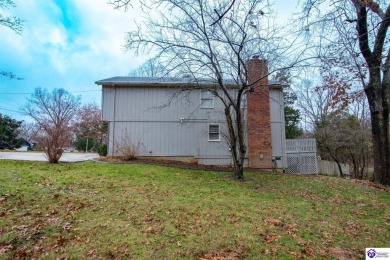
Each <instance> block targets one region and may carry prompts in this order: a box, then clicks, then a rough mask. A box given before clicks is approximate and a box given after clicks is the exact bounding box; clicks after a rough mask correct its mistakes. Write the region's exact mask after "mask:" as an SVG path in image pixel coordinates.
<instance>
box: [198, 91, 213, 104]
mask: <svg viewBox="0 0 390 260" xmlns="http://www.w3.org/2000/svg"><path fill="white" fill-rule="evenodd" d="M204 91H207V92H210V93H211V98H210V99H208V98H207V99H206V98H202V93H203V92H204ZM203 99H205V100H211V101H212V105H211V106H204V103H203V102H202V100H203ZM200 108H201V109H214V95H213V93H212V92H211V91H210V90H208V89H201V90H200Z"/></svg>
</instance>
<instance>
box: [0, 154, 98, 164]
mask: <svg viewBox="0 0 390 260" xmlns="http://www.w3.org/2000/svg"><path fill="white" fill-rule="evenodd" d="M98 157H99V155H98V154H95V153H64V154H63V155H62V157H61V159H60V162H83V161H88V160H92V159H94V158H98ZM0 160H18V161H42V162H47V159H46V156H45V154H44V153H36V152H0Z"/></svg>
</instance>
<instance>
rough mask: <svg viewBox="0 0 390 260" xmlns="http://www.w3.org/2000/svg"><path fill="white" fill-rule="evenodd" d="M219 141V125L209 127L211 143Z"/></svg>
mask: <svg viewBox="0 0 390 260" xmlns="http://www.w3.org/2000/svg"><path fill="white" fill-rule="evenodd" d="M219 140H220V138H219V125H209V141H219Z"/></svg>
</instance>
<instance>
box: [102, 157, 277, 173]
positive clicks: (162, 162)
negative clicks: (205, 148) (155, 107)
mask: <svg viewBox="0 0 390 260" xmlns="http://www.w3.org/2000/svg"><path fill="white" fill-rule="evenodd" d="M95 161H97V162H107V163H122V164H138V163H142V164H151V165H161V166H168V167H175V168H182V169H193V170H205V171H220V172H234V168H233V167H232V166H220V165H204V164H198V163H195V162H182V161H174V160H166V159H156V158H150V159H149V158H136V159H134V160H130V161H126V160H123V158H122V157H120V156H107V157H100V158H98V159H96V160H95ZM245 170H248V171H251V172H274V173H280V171H279V172H275V169H256V168H245Z"/></svg>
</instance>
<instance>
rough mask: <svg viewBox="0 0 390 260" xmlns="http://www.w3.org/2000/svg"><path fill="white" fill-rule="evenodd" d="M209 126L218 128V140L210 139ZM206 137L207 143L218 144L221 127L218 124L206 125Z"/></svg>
mask: <svg viewBox="0 0 390 260" xmlns="http://www.w3.org/2000/svg"><path fill="white" fill-rule="evenodd" d="M210 126H218V139H210ZM214 134H215V133H214ZM207 136H208V141H209V142H220V141H221V127H220V124H208V131H207Z"/></svg>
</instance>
